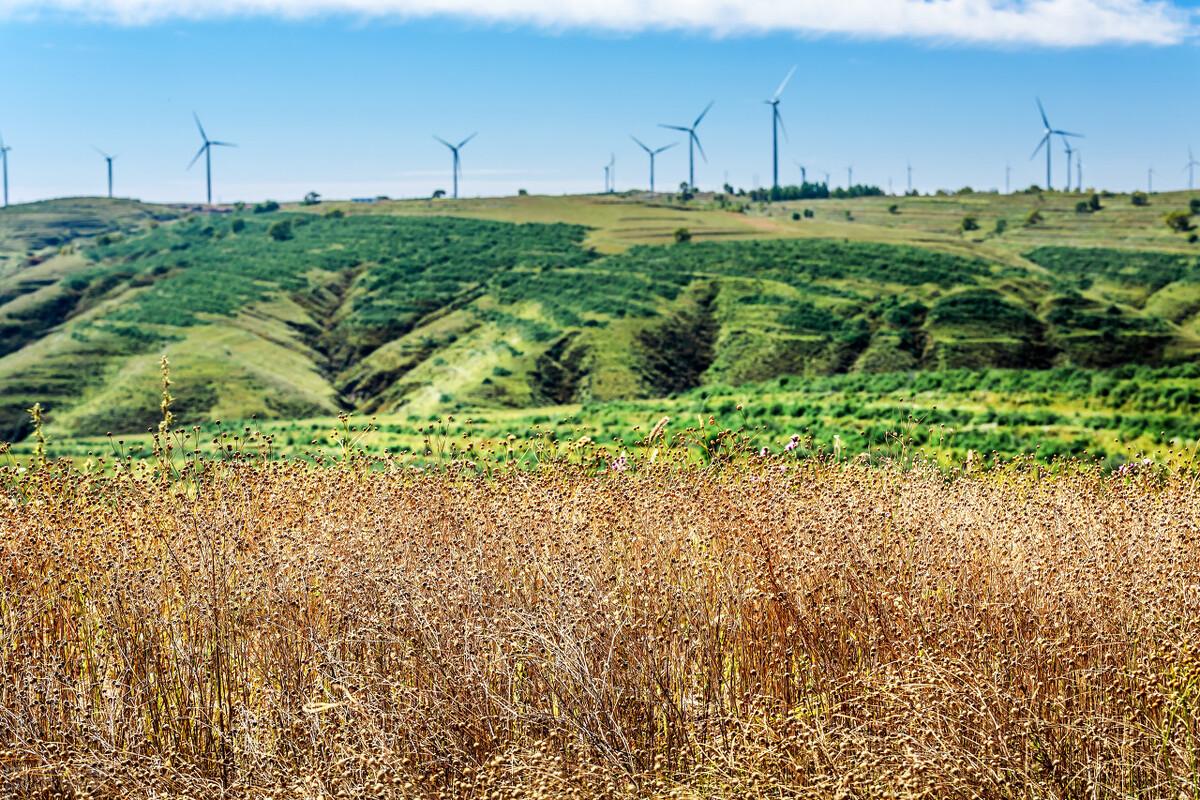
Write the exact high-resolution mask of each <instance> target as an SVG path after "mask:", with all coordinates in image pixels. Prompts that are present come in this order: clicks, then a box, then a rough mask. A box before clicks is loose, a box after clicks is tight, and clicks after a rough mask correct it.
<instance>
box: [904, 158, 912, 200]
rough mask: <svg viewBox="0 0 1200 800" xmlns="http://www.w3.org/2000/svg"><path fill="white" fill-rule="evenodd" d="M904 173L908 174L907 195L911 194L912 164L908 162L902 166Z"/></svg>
mask: <svg viewBox="0 0 1200 800" xmlns="http://www.w3.org/2000/svg"><path fill="white" fill-rule="evenodd" d="M904 170H905V172H907V173H908V194H912V162H911V161H909V162H908V163H907V164H905V165H904Z"/></svg>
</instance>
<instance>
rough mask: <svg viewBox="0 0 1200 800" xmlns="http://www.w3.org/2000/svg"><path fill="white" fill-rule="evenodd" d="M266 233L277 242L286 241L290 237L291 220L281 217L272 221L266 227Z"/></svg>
mask: <svg viewBox="0 0 1200 800" xmlns="http://www.w3.org/2000/svg"><path fill="white" fill-rule="evenodd" d="M267 233H268V234H269V235H270V237H271V238H272V239H274V240H275V241H277V242H286V241H287V240H288V239H291V238H292V235H293V234H292V221H291V220H288V219H281V220H278V221H277V222H272V223H271V227H269V228H267Z"/></svg>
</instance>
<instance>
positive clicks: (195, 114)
mask: <svg viewBox="0 0 1200 800" xmlns="http://www.w3.org/2000/svg"><path fill="white" fill-rule="evenodd" d="M192 119H194V120H196V127H197V128H199V130H200V138H201V139H203V140H204V141H205V142H207V141H208V134H207V133H205V132H204V126H203V125H201V124H200V115H199V114H197V113H196V112H195V111H193V112H192Z"/></svg>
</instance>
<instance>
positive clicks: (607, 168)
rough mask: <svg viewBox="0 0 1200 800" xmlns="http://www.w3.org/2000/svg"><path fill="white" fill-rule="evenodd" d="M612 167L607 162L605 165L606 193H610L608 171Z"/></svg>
mask: <svg viewBox="0 0 1200 800" xmlns="http://www.w3.org/2000/svg"><path fill="white" fill-rule="evenodd" d="M610 169H612V167H610V166H609V165H608V164H605V165H604V193H605V194H608V191H609V190H608V186H609V183H608V171H609V170H610Z"/></svg>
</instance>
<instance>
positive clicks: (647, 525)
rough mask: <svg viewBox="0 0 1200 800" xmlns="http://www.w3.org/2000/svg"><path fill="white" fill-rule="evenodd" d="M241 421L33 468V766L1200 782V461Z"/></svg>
mask: <svg viewBox="0 0 1200 800" xmlns="http://www.w3.org/2000/svg"><path fill="white" fill-rule="evenodd" d="M666 448H667V445H665V444H664V451H663V452H664V454H665V453H666V452H667V451H666ZM236 450H237V447H235V446H233V445H230V450H229V451H227V452H228V454H229V455H230V456H231V457H230V458H227V459H226V460H213V459H206V460H199V459H193V460H191V461H185V460H180V459H178V458H177V459H176V461H175V463H174V464H173V465H167V464H166V462H165V460H164V461H162V462H160V463H159V464H157V465H156V464H155V463H154V462H153V461H152V460H151V461H145V462H140V463H135V462H131V461H120V460H119V461H117V462H115V463H114V462H110V463H108V464H107V465H105V466H106V468H105V469H102V470H91V471H82V470H80V469H78V468H75V467H70V466H68V465H67V464H65V463H64V464H61V465H56V464H54V463H50V464H47V465H44V466H40V467H39V466H37V465H36V464H35V465H34V466H33V467H32V468H29V469H26V470H19V469H18V468H17V467H15V466H10V467H5V468H3V469H2V470H0V486H2V487H3V494H2V496H0V794H3V795H4V796H6V797H7V796H24V797H46V798H50V797H55V798H83V797H93V798H109V797H146V798H150V797H155V798H163V797H195V798H208V797H229V798H258V797H280V798H282V797H288V798H292V797H295V798H351V797H353V798H386V797H395V798H401V797H403V798H450V797H472V798H507V797H547V798H550V797H630V798H632V797H664V798H665V797H678V798H685V797H687V798H691V797H694V798H701V797H704V798H708V797H739V798H746V797H772V798H782V797H789V798H790V797H812V798H827V797H829V798H832V797H844V798H893V797H930V798H1030V799H1032V798H1133V797H1139V798H1172V799H1176V798H1178V799H1182V798H1196V797H1200V538H1198V537H1200V530H1198V525H1200V494H1198V493H1197V491H1196V488H1197V487H1196V482H1195V478H1194V477H1193V476H1191V475H1183V474H1168V473H1165V472H1162V471H1158V470H1155V469H1153V468H1150V467H1145V468H1141V469H1138V468H1133V467H1129V468H1126V469H1124V470H1122V471H1121V472H1119V473H1116V474H1110V475H1104V474H1101V473H1099V472H1097V471H1093V470H1091V469H1090V468H1085V467H1078V466H1060V467H1050V468H1047V467H1044V466H1037V465H1034V464H1032V463H1022V462H1017V463H1012V464H1009V465H1007V466H1003V467H999V468H993V469H991V470H988V471H986V472H981V471H979V470H973V469H967V470H960V471H958V472H956V473H954V474H947V473H945V472H939V471H935V470H933V469H927V468H923V467H921V466H919V465H917V466H915V467H912V468H901V467H900V466H896V467H894V468H867V467H863V466H859V465H856V464H855V463H845V462H841V463H838V462H835V461H833V460H832V459H826V460H816V459H814V460H808V461H785V460H784V458H785V457H784V456H782V455H781V456H771V457H766V458H762V459H756V458H745V459H738V460H735V461H732V462H728V461H723V460H720V459H718V460H716V461H715V462H714V463H713V464H711V465H709V466H706V467H699V466H687V465H681V464H679V463H665V462H672V460H671V459H669V458H663V457H662V456H660V457H659V458H658V460H657V461H654V462H652V461H651V460H650V459H651V458H653V456H649V457H645V458H642V459H641V460H640V461H638V462H632V461H629V462H626V461H618V462H616V463H610V464H608V465H607V468H603V469H602V468H600V467H599V466H598V465H597V462H596V461H589V460H588V459H586V458H578V459H574V460H572V458H565V459H563V460H560V461H559V462H557V463H553V464H547V465H543V466H542V467H541V468H540V469H537V470H533V471H530V470H518V469H508V470H506V469H500V470H499V471H492V472H491V473H490V474H486V475H485V474H479V473H478V472H477V471H475V470H472V469H470V468H469V466H468V465H466V464H464V463H463V462H461V461H460V462H457V463H454V464H447V465H443V466H441V467H427V468H423V469H419V468H417V467H415V466H413V465H412V464H401V463H399V462H395V461H393V462H388V461H377V460H376V461H368V460H367V459H366V458H365V457H360V456H356V455H354V454H353V453H352V452H350V453H349V455H346V456H339V457H337V458H333V459H331V460H330V461H328V462H326V463H325V464H323V465H322V466H320V467H318V466H314V465H313V464H312V463H304V462H301V461H299V460H282V461H280V460H258V459H255V458H250V457H242V458H238V457H233V456H235V455H236Z"/></svg>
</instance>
